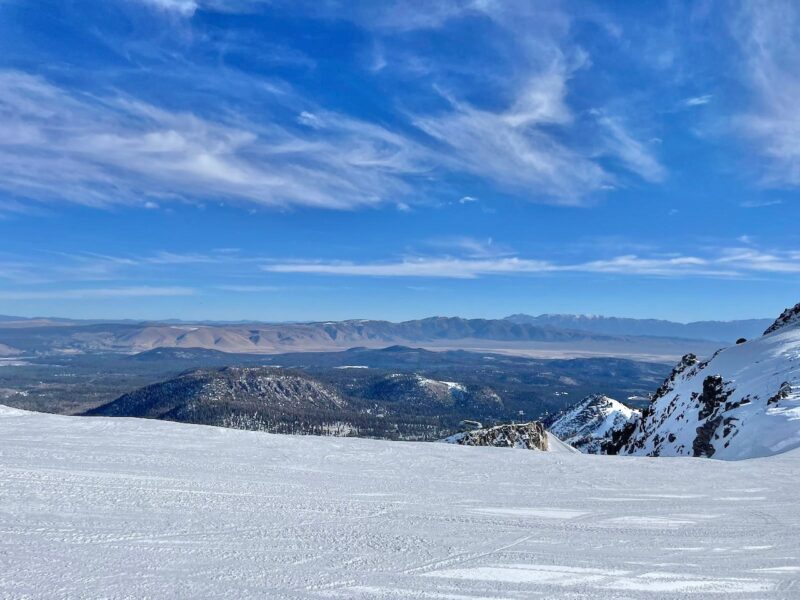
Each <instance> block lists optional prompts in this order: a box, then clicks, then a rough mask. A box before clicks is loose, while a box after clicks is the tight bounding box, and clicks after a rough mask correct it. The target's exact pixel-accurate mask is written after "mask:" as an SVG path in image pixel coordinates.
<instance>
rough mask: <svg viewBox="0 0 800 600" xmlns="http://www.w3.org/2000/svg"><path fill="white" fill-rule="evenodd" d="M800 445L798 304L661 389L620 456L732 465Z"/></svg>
mask: <svg viewBox="0 0 800 600" xmlns="http://www.w3.org/2000/svg"><path fill="white" fill-rule="evenodd" d="M797 447H800V304H798V305H796V306H794V307H793V308H790V309H787V310H785V311H784V312H783V313H782V314H781V316H780V317H778V319H776V321H775V322H774V323H773V324H772V325H771V326H770V327H769V328H767V330H766V331H765V333H764V335H763V336H762V337H760V338H756V339H753V340H750V341H747V342H744V343H741V344H737V345H735V346H731V347H728V348H723V349H721V350H719V351H717V352H716V353H715V354H714V355H713V356H712V357H711V358H709V359H708V360H705V361H698V359H697V357H695V356H694V355H686V356H684V358H683V359H682V360H681V362H680V363H679V364H678V365H677V366H676V367H675V369H673V372H672V374H671V375H670V376H669V377H668V378H667V380H666V381H665V382H664V383H663V384H662V385H661V387H660V388H659V389H658V390H657V392H656V394H655V396H654V397H653V401H652V403H651V405H650V407H649V408H648V410H646V411H645V415H644V417H643V418H642V419H641V421H640V422H639V425H638V426H637V428H636V429H635V431H634V432H633V434H632V435H631V437H630V438H629V440H628V441H627V443H626V444H625V446H624V448H623V449H622V453H625V454H634V455H647V456H703V457H713V458H721V459H729V460H737V459H745V458H754V457H760V456H769V455H772V454H778V453H781V452H785V451H787V450H791V449H793V448H797Z"/></svg>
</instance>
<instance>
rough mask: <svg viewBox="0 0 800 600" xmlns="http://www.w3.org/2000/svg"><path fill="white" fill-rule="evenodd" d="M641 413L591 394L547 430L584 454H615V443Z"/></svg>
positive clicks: (600, 395)
mask: <svg viewBox="0 0 800 600" xmlns="http://www.w3.org/2000/svg"><path fill="white" fill-rule="evenodd" d="M641 415H642V413H641V411H639V410H636V409H634V408H630V407H628V406H625V405H624V404H622V403H621V402H618V401H617V400H614V399H613V398H609V397H608V396H605V395H603V394H592V395H591V396H587V397H586V398H585V399H584V400H582V401H581V402H579V403H578V404H576V405H575V406H573V407H572V408H571V409H569V410H568V411H566V412H565V413H564V414H563V415H561V416H560V417H558V418H557V419H556V420H555V421H553V422H552V423H551V424H550V426H549V427H548V430H549V431H550V433H552V434H553V435H555V436H557V437H558V438H559V439H560V440H561V441H563V442H565V443H567V444H569V445H570V446H572V447H574V448H577V449H578V450H580V451H581V452H584V453H586V454H616V448H614V447H613V446H614V444H615V441H616V440H617V439H619V438H620V437H621V436H622V435H624V434H625V433H626V431H629V430H631V428H633V427H635V426H636V425H637V424H638V421H639V419H640V418H641Z"/></svg>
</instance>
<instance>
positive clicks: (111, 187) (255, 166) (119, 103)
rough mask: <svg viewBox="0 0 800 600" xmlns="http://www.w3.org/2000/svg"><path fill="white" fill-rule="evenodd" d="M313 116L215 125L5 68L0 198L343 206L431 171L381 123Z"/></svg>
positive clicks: (371, 199) (0, 97) (391, 191)
mask: <svg viewBox="0 0 800 600" xmlns="http://www.w3.org/2000/svg"><path fill="white" fill-rule="evenodd" d="M309 114H310V113H309ZM314 119H315V123H317V128H316V129H307V130H306V131H305V132H301V131H299V130H294V129H292V128H290V127H284V126H281V125H278V124H276V123H274V122H267V123H248V122H247V121H245V120H243V118H242V117H237V118H236V122H235V123H233V124H228V123H223V122H214V121H209V120H206V119H203V118H200V117H198V116H196V115H194V114H191V113H185V112H183V113H182V112H170V111H166V110H162V109H159V108H157V107H155V106H152V105H149V104H145V103H142V102H138V101H136V100H134V99H132V98H127V97H124V96H115V97H105V98H97V97H91V96H88V95H78V94H73V93H69V92H67V91H65V90H63V89H60V88H58V87H56V86H54V85H51V84H49V83H48V82H46V81H44V80H43V79H41V78H39V77H33V76H30V75H27V74H24V73H20V72H16V71H4V72H0V189H3V190H5V191H6V192H9V193H11V194H13V195H15V196H19V197H27V198H33V199H37V200H41V201H56V200H68V201H72V202H76V203H80V204H84V205H91V206H106V205H111V204H122V203H128V204H133V203H141V204H143V205H146V206H147V205H149V206H152V204H154V203H156V200H159V201H162V202H166V201H168V200H170V199H173V200H174V199H175V198H186V199H191V200H197V199H198V198H208V197H211V198H223V199H231V200H239V201H243V202H249V203H256V204H264V205H291V204H296V205H305V206H318V207H327V208H340V209H343V208H352V207H355V206H359V205H371V204H377V203H379V202H383V201H384V200H385V198H386V197H387V196H389V195H402V194H404V193H407V192H408V190H409V188H408V185H407V183H406V182H405V181H404V177H406V176H414V175H417V174H419V173H421V172H423V171H424V170H425V169H427V168H429V167H427V166H425V165H426V161H425V160H424V159H425V157H426V156H427V151H426V150H425V149H424V148H422V147H420V146H418V145H417V144H415V143H413V142H411V141H409V140H408V139H406V138H404V137H403V136H400V135H397V134H394V133H392V132H390V131H388V130H387V129H384V128H383V127H381V126H379V125H374V124H371V123H367V122H363V121H360V120H358V119H353V118H350V117H346V116H343V115H338V114H335V113H328V112H324V111H317V112H316V113H315V114H314ZM148 203H150V204H148Z"/></svg>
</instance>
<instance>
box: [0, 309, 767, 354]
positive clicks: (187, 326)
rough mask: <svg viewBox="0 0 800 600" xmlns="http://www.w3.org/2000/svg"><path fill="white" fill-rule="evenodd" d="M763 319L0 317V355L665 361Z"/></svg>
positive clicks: (708, 348)
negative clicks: (166, 352) (380, 352)
mask: <svg viewBox="0 0 800 600" xmlns="http://www.w3.org/2000/svg"><path fill="white" fill-rule="evenodd" d="M768 324H769V321H762V320H748V321H731V322H713V321H709V322H704V323H690V324H681V323H671V322H667V321H652V320H636V319H614V318H605V317H599V318H588V317H581V316H570V315H567V316H552V315H551V316H547V315H543V316H540V317H527V316H524V315H515V316H513V317H509V318H506V319H464V318H460V317H430V318H426V319H418V320H413V321H403V322H400V323H393V322H389V321H374V320H349V321H337V322H333V321H330V322H315V323H244V324H208V323H174V322H139V323H137V322H127V321H126V322H118V321H116V322H115V321H109V322H97V321H90V322H83V321H69V320H52V319H15V318H13V317H5V318H3V319H2V320H0V348H2V349H3V353H4V354H5V355H8V356H10V355H14V354H21V353H26V354H39V355H42V354H57V355H63V354H70V353H102V352H116V353H129V354H130V353H136V352H143V351H148V350H152V349H154V348H204V349H213V350H219V351H222V352H229V353H256V354H275V353H282V352H291V351H297V352H304V351H315V352H318V351H326V350H343V349H348V348H352V347H357V346H362V347H370V348H382V347H386V346H391V345H398V344H399V345H405V346H419V347H426V348H431V349H438V350H442V349H464V350H475V351H497V352H507V353H516V354H527V355H531V356H542V357H549V358H559V357H573V356H619V357H629V358H639V359H644V360H666V359H669V360H675V359H677V358H678V357H679V356H682V355H683V354H685V353H687V352H694V353H697V354H703V353H708V352H713V351H714V350H716V349H717V347H718V344H719V341H720V340H730V341H733V340H734V339H737V338H739V337H747V336H750V335H752V333H753V331H755V329H756V328H760V329H763V328H764V327H766V326H767V325H768Z"/></svg>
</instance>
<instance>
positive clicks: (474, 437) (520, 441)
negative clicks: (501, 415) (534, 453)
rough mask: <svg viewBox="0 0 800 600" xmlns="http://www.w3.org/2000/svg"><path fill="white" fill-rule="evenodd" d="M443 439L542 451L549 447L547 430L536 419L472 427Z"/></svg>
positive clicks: (477, 444) (469, 443) (466, 444)
mask: <svg viewBox="0 0 800 600" xmlns="http://www.w3.org/2000/svg"><path fill="white" fill-rule="evenodd" d="M444 441H445V442H448V443H451V444H460V445H462V446H495V447H498V448H523V449H526V450H542V451H547V450H548V449H549V444H548V439H547V430H545V428H544V425H542V424H541V423H540V422H538V421H531V422H530V423H512V424H507V425H496V426H494V427H487V428H482V429H473V430H472V431H466V432H462V433H457V434H455V435H453V436H450V437H449V438H447V439H445V440H444Z"/></svg>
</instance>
